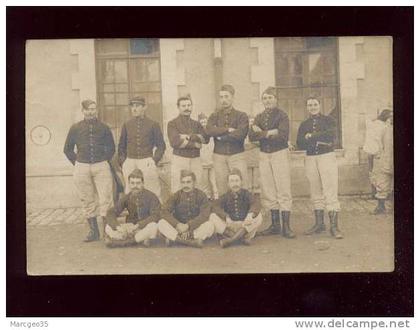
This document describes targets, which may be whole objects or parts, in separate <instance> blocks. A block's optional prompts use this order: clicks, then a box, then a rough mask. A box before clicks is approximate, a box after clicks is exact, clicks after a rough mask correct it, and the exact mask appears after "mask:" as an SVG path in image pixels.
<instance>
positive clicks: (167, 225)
mask: <svg viewBox="0 0 420 330" xmlns="http://www.w3.org/2000/svg"><path fill="white" fill-rule="evenodd" d="M210 210H211V205H210V203H209V201H208V199H207V196H206V194H205V193H204V192H202V191H201V190H199V189H197V188H194V189H193V190H192V191H190V192H184V191H182V190H179V191H177V192H176V193H175V194H173V195H172V196H171V197H170V198H169V199H168V201H167V202H166V204H165V205H164V206H163V208H162V219H161V220H160V221H159V223H158V228H159V231H160V232H161V233H162V234H163V235H164V236H165V237H166V238H168V239H169V240H171V241H175V240H176V238H177V236H178V231H177V230H176V229H175V228H176V226H177V224H178V223H183V224H188V226H189V229H188V230H189V231H191V232H192V234H193V237H194V239H198V240H203V241H204V240H205V239H206V238H209V237H211V236H212V235H213V234H214V225H213V223H212V222H210V221H209V215H210Z"/></svg>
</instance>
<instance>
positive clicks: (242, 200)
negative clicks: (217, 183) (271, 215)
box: [210, 168, 263, 248]
mask: <svg viewBox="0 0 420 330" xmlns="http://www.w3.org/2000/svg"><path fill="white" fill-rule="evenodd" d="M241 186H242V176H241V172H240V171H239V170H238V169H236V168H234V169H232V171H231V172H230V173H229V176H228V188H229V190H228V191H227V192H226V193H225V194H224V195H222V196H221V197H220V199H218V200H217V201H215V203H214V207H213V213H212V214H211V215H210V221H211V222H212V223H213V224H214V227H215V231H216V233H218V234H222V235H223V236H225V238H223V239H221V240H220V242H219V243H220V246H221V247H222V248H224V247H227V246H229V245H231V244H232V243H234V242H242V243H244V244H246V245H248V244H250V242H251V239H252V238H253V237H254V236H255V234H256V232H257V229H258V227H259V226H261V224H262V221H263V218H262V215H261V213H260V210H261V206H260V203H259V201H258V199H257V198H256V197H254V195H253V194H252V193H250V192H249V191H248V190H246V189H243V188H241Z"/></svg>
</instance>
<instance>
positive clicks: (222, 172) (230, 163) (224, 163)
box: [213, 152, 249, 196]
mask: <svg viewBox="0 0 420 330" xmlns="http://www.w3.org/2000/svg"><path fill="white" fill-rule="evenodd" d="M213 166H214V171H215V172H216V184H217V191H218V193H219V195H220V196H222V195H223V194H224V193H226V192H227V190H228V186H227V178H228V174H229V172H230V171H231V170H232V169H233V168H236V169H238V170H239V171H240V172H241V174H242V187H243V188H244V189H249V187H248V182H249V181H248V166H247V163H246V155H245V153H244V152H240V153H238V154H235V155H219V154H213Z"/></svg>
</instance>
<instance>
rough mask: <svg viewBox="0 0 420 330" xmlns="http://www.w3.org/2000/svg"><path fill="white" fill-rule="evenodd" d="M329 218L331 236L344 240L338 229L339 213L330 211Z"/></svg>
mask: <svg viewBox="0 0 420 330" xmlns="http://www.w3.org/2000/svg"><path fill="white" fill-rule="evenodd" d="M328 216H329V217H330V225H331V228H330V233H331V236H333V237H335V238H337V239H340V238H343V235H342V234H341V231H340V229H338V213H337V211H330V212H328Z"/></svg>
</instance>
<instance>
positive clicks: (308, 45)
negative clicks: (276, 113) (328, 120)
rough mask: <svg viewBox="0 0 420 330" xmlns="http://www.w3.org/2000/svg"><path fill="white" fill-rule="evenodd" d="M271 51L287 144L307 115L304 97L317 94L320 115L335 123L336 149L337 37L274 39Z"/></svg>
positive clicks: (294, 139) (338, 106)
mask: <svg viewBox="0 0 420 330" xmlns="http://www.w3.org/2000/svg"><path fill="white" fill-rule="evenodd" d="M274 48H275V74H276V87H277V98H278V102H279V107H280V108H281V109H282V110H284V111H286V112H287V113H288V115H289V118H290V137H289V138H290V142H291V143H292V144H295V143H296V136H297V131H298V128H299V125H300V123H301V122H302V121H303V120H305V119H306V118H307V116H308V115H307V111H306V104H305V99H306V97H308V96H309V95H310V94H317V95H318V96H319V97H320V99H321V112H322V113H323V114H329V115H331V116H333V117H334V118H335V119H336V120H337V140H336V147H340V145H341V128H340V127H341V125H340V121H341V118H340V98H339V78H338V69H337V68H338V56H337V38H335V37H306V38H305V37H298V38H295V37H287V38H276V39H275V44H274Z"/></svg>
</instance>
